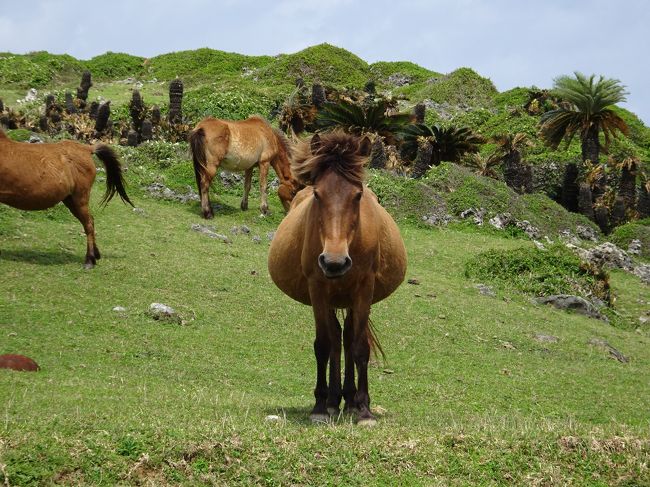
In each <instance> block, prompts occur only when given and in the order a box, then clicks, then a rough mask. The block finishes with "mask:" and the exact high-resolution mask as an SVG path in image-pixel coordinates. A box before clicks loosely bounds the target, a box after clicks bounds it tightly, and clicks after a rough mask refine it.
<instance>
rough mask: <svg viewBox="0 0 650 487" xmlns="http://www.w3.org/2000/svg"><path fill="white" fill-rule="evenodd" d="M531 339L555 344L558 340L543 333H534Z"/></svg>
mask: <svg viewBox="0 0 650 487" xmlns="http://www.w3.org/2000/svg"><path fill="white" fill-rule="evenodd" d="M533 338H534V339H535V340H537V341H538V342H541V343H557V342H559V341H560V339H559V338H558V337H556V336H554V335H546V334H544V333H535V334H534V335H533Z"/></svg>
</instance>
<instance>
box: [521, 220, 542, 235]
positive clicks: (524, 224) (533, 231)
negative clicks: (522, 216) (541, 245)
mask: <svg viewBox="0 0 650 487" xmlns="http://www.w3.org/2000/svg"><path fill="white" fill-rule="evenodd" d="M515 226H516V227H517V228H519V229H521V230H523V231H524V233H525V234H526V235H527V236H528V238H531V239H537V238H541V236H542V232H540V231H539V228H537V227H536V226H533V225H531V223H530V222H529V221H527V220H521V221H517V222H515Z"/></svg>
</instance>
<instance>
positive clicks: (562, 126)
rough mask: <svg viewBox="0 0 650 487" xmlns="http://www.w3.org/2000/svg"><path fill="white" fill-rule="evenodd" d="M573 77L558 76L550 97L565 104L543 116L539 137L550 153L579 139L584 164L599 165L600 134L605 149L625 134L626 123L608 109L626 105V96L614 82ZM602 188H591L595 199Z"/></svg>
mask: <svg viewBox="0 0 650 487" xmlns="http://www.w3.org/2000/svg"><path fill="white" fill-rule="evenodd" d="M574 75H575V78H572V77H570V76H560V77H558V78H556V79H555V87H554V90H553V93H554V94H555V95H556V96H557V97H559V98H561V99H562V100H564V102H563V103H561V104H560V107H559V108H557V109H555V110H550V111H548V112H546V113H544V114H543V115H542V117H541V119H540V124H541V127H540V134H541V136H542V138H543V139H544V140H545V141H546V142H547V143H548V144H549V145H550V146H551V147H552V148H553V149H557V147H558V146H559V145H560V143H561V142H562V141H563V140H565V141H566V143H567V145H568V144H569V143H570V142H571V140H573V138H574V137H575V136H576V135H579V137H580V142H581V148H582V160H583V162H585V161H591V162H592V163H594V164H598V163H599V161H598V159H599V156H600V150H601V148H602V147H601V144H600V140H599V137H600V133H601V132H602V134H603V136H604V139H605V147H606V146H608V145H609V143H610V141H611V139H612V138H613V137H616V135H618V132H621V133H623V134H625V135H627V133H628V127H627V124H626V123H625V121H624V120H623V119H622V118H621V117H619V116H618V115H617V114H616V113H615V112H614V111H613V110H611V109H610V108H609V107H610V106H612V105H614V104H616V103H620V102H623V101H625V95H626V94H627V92H626V91H625V87H624V86H623V85H622V84H621V82H620V81H619V80H617V79H609V78H604V77H603V76H600V77H599V79H598V80H596V79H595V75H591V76H590V77H586V76H585V75H583V74H581V73H578V72H575V73H574ZM571 165H572V164H569V165H567V172H568V173H570V174H571V175H573V174H577V172H578V171H576V170H575V168H572V167H570V166H571ZM603 174H604V173H603ZM569 182H570V181H569ZM604 186H605V181H604V178H603V179H601V180H599V181H598V182H597V184H596V186H595V187H594V199H596V198H597V197H599V196H600V195H602V194H603V192H604V191H605V188H604ZM567 203H568V204H569V206H570V207H577V202H575V203H576V204H573V203H574V202H567Z"/></svg>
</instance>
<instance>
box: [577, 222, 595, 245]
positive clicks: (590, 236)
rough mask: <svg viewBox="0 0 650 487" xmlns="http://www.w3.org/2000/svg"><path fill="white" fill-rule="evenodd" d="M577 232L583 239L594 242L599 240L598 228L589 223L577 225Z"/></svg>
mask: <svg viewBox="0 0 650 487" xmlns="http://www.w3.org/2000/svg"><path fill="white" fill-rule="evenodd" d="M576 234H577V235H578V237H580V238H581V239H582V240H590V241H592V242H597V241H598V234H597V233H596V230H594V229H593V228H591V227H589V226H587V225H577V226H576Z"/></svg>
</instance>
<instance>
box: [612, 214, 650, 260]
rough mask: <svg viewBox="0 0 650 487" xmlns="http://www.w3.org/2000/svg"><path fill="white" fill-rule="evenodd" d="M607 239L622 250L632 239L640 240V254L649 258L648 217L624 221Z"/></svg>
mask: <svg viewBox="0 0 650 487" xmlns="http://www.w3.org/2000/svg"><path fill="white" fill-rule="evenodd" d="M609 240H610V242H612V243H615V244H616V245H618V246H619V247H621V248H622V249H623V250H627V247H628V246H629V245H630V242H632V240H640V241H641V256H642V257H644V258H650V218H646V219H644V220H638V221H635V222H630V223H626V224H625V225H621V226H620V227H616V229H615V230H614V231H613V232H612V233H611V234H610V235H609Z"/></svg>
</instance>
